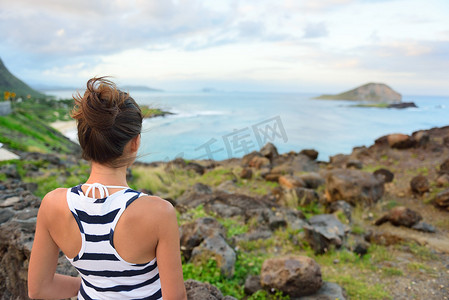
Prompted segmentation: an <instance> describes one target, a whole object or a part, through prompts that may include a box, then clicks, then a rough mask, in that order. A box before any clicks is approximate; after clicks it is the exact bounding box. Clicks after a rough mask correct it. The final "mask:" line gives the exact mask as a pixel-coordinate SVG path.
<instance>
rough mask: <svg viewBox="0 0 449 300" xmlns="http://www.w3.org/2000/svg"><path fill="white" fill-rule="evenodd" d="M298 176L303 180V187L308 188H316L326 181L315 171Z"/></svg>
mask: <svg viewBox="0 0 449 300" xmlns="http://www.w3.org/2000/svg"><path fill="white" fill-rule="evenodd" d="M298 178H300V179H301V180H302V181H304V183H305V185H306V186H305V187H306V188H309V189H317V188H318V187H319V186H321V185H323V184H324V183H325V182H326V180H325V179H324V178H323V177H322V176H321V175H320V174H318V173H316V172H309V173H304V174H301V175H298Z"/></svg>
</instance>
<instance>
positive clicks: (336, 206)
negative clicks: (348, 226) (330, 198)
mask: <svg viewBox="0 0 449 300" xmlns="http://www.w3.org/2000/svg"><path fill="white" fill-rule="evenodd" d="M353 210H354V209H353V208H352V206H351V205H350V204H349V203H348V202H346V201H343V200H339V201H336V202H332V203H331V204H330V205H329V206H328V208H327V211H328V212H329V213H331V214H334V213H336V212H342V213H343V214H344V215H345V217H346V219H347V220H348V222H349V223H351V222H352V211H353Z"/></svg>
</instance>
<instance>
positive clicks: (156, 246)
mask: <svg viewBox="0 0 449 300" xmlns="http://www.w3.org/2000/svg"><path fill="white" fill-rule="evenodd" d="M75 104H76V105H75V108H74V111H73V113H72V117H73V118H74V119H76V120H77V126H78V138H79V142H80V146H81V149H82V156H83V158H84V159H86V160H88V161H90V162H91V173H90V176H89V179H88V180H87V182H86V183H85V184H80V185H78V186H76V187H73V188H69V189H66V188H59V189H56V190H54V191H51V192H50V193H48V194H47V195H46V196H45V197H44V199H43V200H42V203H41V206H40V209H39V213H38V217H37V223H36V234H35V239H34V244H33V249H32V251H31V258H30V264H29V270H28V293H29V296H30V297H31V298H69V297H74V296H78V298H79V299H161V298H162V297H163V299H165V300H166V299H186V292H185V288H184V280H183V277H182V266H181V255H180V247H179V231H178V225H177V220H176V213H175V209H174V208H173V206H172V205H171V204H170V203H169V202H167V201H165V200H163V199H161V198H159V197H155V196H147V195H145V194H143V193H140V192H138V191H135V190H132V189H131V188H129V187H128V184H127V182H126V169H127V167H129V166H130V165H131V164H132V163H133V162H134V160H135V159H136V155H137V150H138V149H139V145H140V131H141V128H142V113H141V111H140V108H139V106H138V105H137V103H136V102H135V101H134V99H132V98H131V97H130V96H129V95H128V94H127V93H124V92H121V91H119V90H117V88H116V87H115V85H114V84H113V83H112V82H111V81H109V80H107V79H105V78H104V77H102V78H92V79H90V80H89V81H88V82H87V90H86V92H85V93H84V96H83V97H81V96H80V95H79V94H78V95H77V97H75ZM59 250H62V251H63V252H64V254H65V255H66V257H67V258H68V260H69V261H70V262H71V263H72V265H74V266H75V267H76V269H77V270H78V272H79V273H80V275H81V278H80V277H70V276H65V275H60V274H56V273H55V270H56V265H57V262H58V256H59Z"/></svg>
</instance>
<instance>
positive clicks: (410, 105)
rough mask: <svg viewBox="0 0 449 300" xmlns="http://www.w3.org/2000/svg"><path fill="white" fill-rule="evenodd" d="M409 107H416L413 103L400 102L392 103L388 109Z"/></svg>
mask: <svg viewBox="0 0 449 300" xmlns="http://www.w3.org/2000/svg"><path fill="white" fill-rule="evenodd" d="M409 107H418V106H416V104H415V102H402V103H393V104H390V105H388V108H399V109H403V108H409Z"/></svg>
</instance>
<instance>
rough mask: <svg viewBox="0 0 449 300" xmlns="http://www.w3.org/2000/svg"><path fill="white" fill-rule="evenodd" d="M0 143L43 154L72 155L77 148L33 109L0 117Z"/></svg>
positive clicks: (20, 110)
mask: <svg viewBox="0 0 449 300" xmlns="http://www.w3.org/2000/svg"><path fill="white" fill-rule="evenodd" d="M0 142H1V143H3V144H5V145H7V146H8V147H9V148H12V149H16V150H21V151H29V152H32V151H37V152H42V153H52V152H55V151H57V152H59V153H71V152H73V151H74V149H75V147H76V146H74V144H73V143H72V142H70V141H69V140H68V139H67V138H66V137H64V136H63V135H62V134H60V133H59V132H57V131H56V130H54V129H53V128H51V127H50V126H48V125H47V124H46V121H45V119H41V118H40V117H39V116H38V115H36V114H34V112H33V110H32V108H29V110H25V109H22V108H21V109H15V111H14V113H12V114H10V115H8V116H1V117H0Z"/></svg>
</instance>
